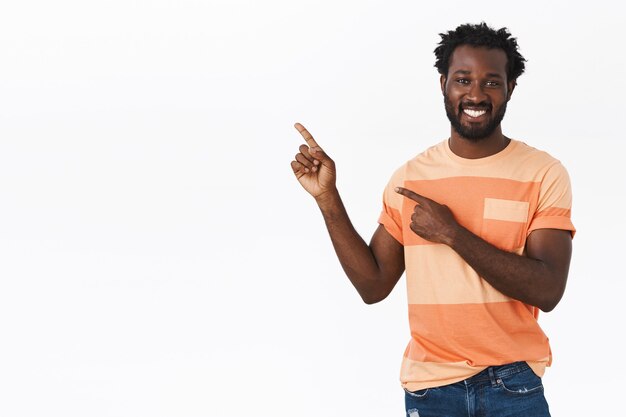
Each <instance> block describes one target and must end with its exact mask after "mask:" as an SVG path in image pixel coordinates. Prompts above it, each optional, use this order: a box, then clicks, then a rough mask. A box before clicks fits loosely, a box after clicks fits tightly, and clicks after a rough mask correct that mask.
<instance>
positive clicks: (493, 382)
mask: <svg viewBox="0 0 626 417" xmlns="http://www.w3.org/2000/svg"><path fill="white" fill-rule="evenodd" d="M487 369H488V370H489V379H490V380H491V386H492V387H496V386H498V382H497V381H496V376H495V375H494V373H493V366H490V367H489V368H487Z"/></svg>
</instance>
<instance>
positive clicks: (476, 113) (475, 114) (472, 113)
mask: <svg viewBox="0 0 626 417" xmlns="http://www.w3.org/2000/svg"><path fill="white" fill-rule="evenodd" d="M463 113H465V114H467V115H468V116H469V117H480V116H482V115H483V114H485V113H487V110H471V109H463Z"/></svg>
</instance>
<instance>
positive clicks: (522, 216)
mask: <svg viewBox="0 0 626 417" xmlns="http://www.w3.org/2000/svg"><path fill="white" fill-rule="evenodd" d="M529 207H530V204H529V203H528V202H527V201H516V200H502V199H498V198H485V200H484V209H483V225H482V231H481V237H482V238H483V239H485V240H486V241H487V242H489V243H491V244H492V245H495V246H496V247H498V248H500V249H504V250H507V251H521V250H522V249H523V247H524V244H525V242H526V229H527V224H528V216H529V213H528V210H529Z"/></svg>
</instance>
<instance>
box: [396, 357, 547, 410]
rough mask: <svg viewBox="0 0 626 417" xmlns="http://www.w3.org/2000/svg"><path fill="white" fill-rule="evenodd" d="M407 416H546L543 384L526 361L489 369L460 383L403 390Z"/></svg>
mask: <svg viewBox="0 0 626 417" xmlns="http://www.w3.org/2000/svg"><path fill="white" fill-rule="evenodd" d="M404 401H405V405H406V415H407V417H456V416H459V417H460V416H463V417H479V416H480V417H492V416H493V417H521V416H524V417H550V411H548V403H547V402H546V398H545V397H544V395H543V385H542V383H541V378H539V377H538V376H537V375H535V373H534V372H533V371H532V369H530V367H529V366H528V364H527V363H526V362H515V363H512V364H509V365H502V366H490V367H489V368H487V369H485V370H484V371H482V372H480V373H479V374H476V375H474V376H473V377H471V378H468V379H466V380H464V381H460V382H456V383H454V384H450V385H444V386H441V387H435V388H426V389H423V390H419V391H413V392H411V391H407V390H405V394H404Z"/></svg>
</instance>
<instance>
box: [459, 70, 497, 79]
mask: <svg viewBox="0 0 626 417" xmlns="http://www.w3.org/2000/svg"><path fill="white" fill-rule="evenodd" d="M471 73H472V72H471V71H468V70H457V71H454V73H453V74H452V75H456V74H459V75H469V74H471ZM487 77H490V78H502V76H501V75H500V74H498V73H497V72H488V73H487Z"/></svg>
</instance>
